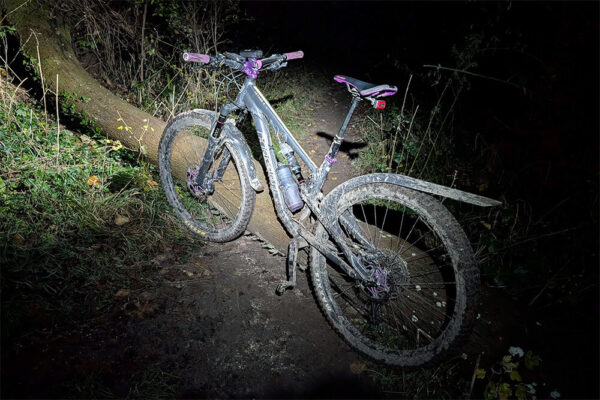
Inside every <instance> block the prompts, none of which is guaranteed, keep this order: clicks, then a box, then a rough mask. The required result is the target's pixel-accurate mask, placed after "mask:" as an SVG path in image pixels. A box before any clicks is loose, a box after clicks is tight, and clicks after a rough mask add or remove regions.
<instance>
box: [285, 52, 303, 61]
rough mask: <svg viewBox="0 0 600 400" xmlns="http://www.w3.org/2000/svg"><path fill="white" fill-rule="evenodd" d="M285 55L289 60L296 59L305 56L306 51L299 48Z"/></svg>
mask: <svg viewBox="0 0 600 400" xmlns="http://www.w3.org/2000/svg"><path fill="white" fill-rule="evenodd" d="M284 56H285V58H286V59H287V60H294V59H296V58H303V57H304V52H303V51H302V50H298V51H293V52H291V53H285V54H284Z"/></svg>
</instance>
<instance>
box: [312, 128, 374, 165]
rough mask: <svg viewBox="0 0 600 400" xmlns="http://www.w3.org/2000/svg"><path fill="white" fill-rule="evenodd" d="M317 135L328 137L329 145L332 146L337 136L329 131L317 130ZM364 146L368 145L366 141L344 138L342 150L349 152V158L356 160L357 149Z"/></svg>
mask: <svg viewBox="0 0 600 400" xmlns="http://www.w3.org/2000/svg"><path fill="white" fill-rule="evenodd" d="M316 135H317V136H319V137H321V138H324V139H326V140H327V141H328V143H327V145H328V146H331V142H333V138H334V137H335V135H332V134H330V133H327V132H317V133H316ZM364 147H367V144H366V143H364V142H349V141H347V140H344V141H343V142H342V144H341V146H340V151H341V152H342V153H345V154H347V155H348V158H349V159H351V160H354V159H355V158H358V152H357V151H355V150H359V149H362V148H364Z"/></svg>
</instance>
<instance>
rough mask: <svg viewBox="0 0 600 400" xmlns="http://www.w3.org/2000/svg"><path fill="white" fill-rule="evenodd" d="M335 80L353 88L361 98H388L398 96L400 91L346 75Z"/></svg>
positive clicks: (338, 76) (393, 87)
mask: <svg viewBox="0 0 600 400" xmlns="http://www.w3.org/2000/svg"><path fill="white" fill-rule="evenodd" d="M333 80H334V81H336V82H340V83H345V84H347V85H349V86H351V87H352V88H354V89H355V90H356V92H357V93H358V94H359V95H360V96H361V97H367V96H368V97H371V96H373V97H386V96H391V95H393V94H396V92H397V91H398V88H397V87H396V86H390V85H375V84H373V83H368V82H363V81H361V80H358V79H356V78H351V77H349V76H344V75H336V76H334V77H333ZM351 91H352V90H351Z"/></svg>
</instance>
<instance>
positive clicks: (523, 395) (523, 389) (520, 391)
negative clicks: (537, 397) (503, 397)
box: [515, 383, 529, 400]
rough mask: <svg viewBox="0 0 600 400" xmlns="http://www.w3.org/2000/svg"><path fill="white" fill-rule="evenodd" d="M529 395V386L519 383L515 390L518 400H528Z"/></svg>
mask: <svg viewBox="0 0 600 400" xmlns="http://www.w3.org/2000/svg"><path fill="white" fill-rule="evenodd" d="M527 393H529V389H527V386H525V385H523V384H522V383H519V384H518V385H517V387H516V388H515V396H516V397H517V400H526V399H527Z"/></svg>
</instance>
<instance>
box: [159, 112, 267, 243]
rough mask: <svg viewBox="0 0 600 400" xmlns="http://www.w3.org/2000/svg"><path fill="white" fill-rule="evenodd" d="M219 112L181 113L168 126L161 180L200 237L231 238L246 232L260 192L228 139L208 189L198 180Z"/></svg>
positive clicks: (180, 213) (213, 167)
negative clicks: (213, 125)
mask: <svg viewBox="0 0 600 400" xmlns="http://www.w3.org/2000/svg"><path fill="white" fill-rule="evenodd" d="M214 115H215V114H214V113H212V112H209V111H204V110H201V111H200V110H194V111H188V112H185V113H182V114H179V115H178V116H177V117H175V118H173V119H172V120H171V122H170V123H169V124H168V125H167V127H166V128H165V131H164V132H163V135H162V137H161V140H160V144H159V150H158V165H159V170H160V178H161V181H162V185H163V189H164V191H165V195H166V196H167V199H168V200H169V203H171V205H172V206H173V207H174V209H175V212H176V214H177V216H178V217H179V218H180V219H181V220H182V221H183V222H184V223H185V225H186V226H187V227H188V228H189V229H191V230H192V232H194V233H196V234H197V235H199V236H200V237H201V238H203V239H206V240H209V241H213V242H227V241H230V240H233V239H235V238H236V237H238V236H239V235H241V234H242V233H243V232H244V230H245V229H246V226H247V225H248V221H249V220H250V217H251V216H252V211H253V208H254V201H255V193H254V190H253V189H252V187H251V186H250V181H249V180H248V177H247V175H246V171H245V170H244V168H243V167H242V162H241V160H240V156H239V154H238V153H237V151H236V150H235V148H234V147H233V146H231V145H229V144H228V143H225V144H224V145H222V146H221V148H220V149H219V150H218V151H217V152H216V154H215V156H214V157H213V160H212V161H211V164H210V167H209V169H208V173H207V175H208V176H210V177H212V178H214V179H211V180H210V184H208V185H207V187H203V186H202V185H199V184H198V181H197V179H196V177H197V176H198V173H199V169H200V165H201V163H202V158H203V156H204V151H205V149H206V140H203V139H207V138H208V135H209V134H210V128H211V125H212V122H213V119H214Z"/></svg>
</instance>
